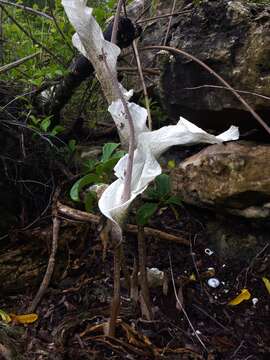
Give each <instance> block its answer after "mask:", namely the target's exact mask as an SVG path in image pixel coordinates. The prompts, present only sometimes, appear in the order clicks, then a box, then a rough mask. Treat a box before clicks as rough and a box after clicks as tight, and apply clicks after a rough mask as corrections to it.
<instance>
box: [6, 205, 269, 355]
mask: <svg viewBox="0 0 270 360" xmlns="http://www.w3.org/2000/svg"><path fill="white" fill-rule="evenodd" d="M180 213H181V214H180V215H181V216H180V219H178V220H177V219H176V218H175V214H174V213H173V212H172V211H171V210H170V209H165V210H164V209H163V211H161V212H160V214H159V216H157V217H156V218H155V219H154V220H153V221H152V222H151V224H150V226H151V227H153V228H158V229H160V230H162V231H163V232H168V233H171V234H175V235H178V236H181V237H184V238H185V239H187V240H189V243H190V245H181V244H177V243H174V242H168V241H164V240H161V239H158V238H153V237H152V238H147V265H148V266H149V268H158V269H159V270H161V271H163V272H164V274H165V279H167V281H166V282H165V283H164V284H163V287H157V288H155V289H151V299H152V306H153V310H154V315H155V319H154V320H153V321H146V320H145V319H143V318H142V317H141V312H140V307H139V306H138V305H137V304H134V303H132V302H131V301H130V299H129V297H128V293H127V289H126V288H125V286H124V282H123V287H122V289H121V292H122V299H121V309H120V316H119V320H118V324H117V334H116V338H110V337H108V336H106V335H104V328H106V323H107V320H108V317H109V314H110V303H111V296H112V292H113V271H112V269H113V252H112V250H111V249H109V250H108V251H107V254H106V258H105V259H104V260H102V257H103V248H102V244H101V242H100V239H99V237H98V232H97V229H96V228H95V227H93V226H90V225H89V226H88V227H86V228H85V229H84V236H83V238H84V239H82V238H80V239H79V238H78V239H77V242H75V243H74V242H73V243H72V245H70V246H67V247H66V249H65V251H64V253H62V254H60V255H58V256H59V258H58V257H57V259H58V260H57V261H60V256H61V259H63V258H64V259H65V263H66V266H65V268H64V270H63V273H62V275H61V277H60V280H59V279H57V280H53V281H52V282H51V284H50V286H49V289H48V291H47V293H46V295H45V296H44V298H43V299H42V301H41V303H40V305H39V306H38V308H37V314H38V320H37V321H36V322H35V323H33V324H29V325H19V324H16V323H13V324H11V325H10V324H9V325H8V326H7V327H6V328H3V327H1V326H0V339H1V334H2V335H3V329H6V333H7V334H8V336H7V339H8V341H7V342H6V343H5V344H7V343H8V344H10V345H12V344H13V345H14V348H15V349H16V351H17V355H18V356H17V357H16V356H13V357H8V355H7V353H5V351H4V348H3V346H2V345H1V341H0V346H2V348H1V347H0V358H1V356H2V357H3V359H32V360H34V359H36V360H41V359H42V360H43V359H54V360H58V359H59V360H60V359H61V360H62V359H65V360H68V359H70V360H71V359H72V360H77V359H78V360H79V359H80V360H84V359H154V358H162V359H209V360H210V359H239V360H248V359H249V360H252V359H253V360H255V359H269V358H270V327H269V315H270V313H269V293H268V292H267V288H266V286H265V284H264V283H263V281H262V276H261V275H260V274H261V273H264V274H265V271H266V269H267V268H268V269H269V256H270V255H269V250H270V249H269V247H268V246H267V245H266V246H264V247H263V248H262V251H261V252H260V253H258V254H257V255H256V256H255V258H253V260H252V261H251V262H250V263H249V264H243V263H241V262H239V261H229V260H226V261H224V260H221V259H219V258H218V256H217V255H216V253H215V252H213V254H211V253H209V252H208V250H207V249H208V247H209V245H208V239H207V236H206V234H205V229H204V226H203V223H202V222H201V220H202V218H200V220H198V219H199V217H197V215H196V210H194V209H189V208H186V207H183V208H182V209H181V212H180ZM205 216H207V214H205ZM76 226H78V224H76V225H74V229H73V230H72V228H71V229H70V230H69V231H70V233H71V234H72V232H73V234H74V235H73V236H74V237H75V238H76ZM48 231H51V228H49V229H48ZM60 236H61V231H60ZM136 244H137V242H136V236H135V235H130V234H128V235H127V236H126V241H125V249H126V256H127V261H128V265H129V267H130V269H132V265H133V258H134V255H135V254H136V253H137V245H136ZM213 277H214V278H217V279H218V280H219V281H220V284H219V286H218V287H216V288H213V287H211V286H209V284H208V280H209V279H210V278H213ZM174 284H175V287H176V294H177V298H178V300H176V295H175V292H174V288H173V285H174ZM244 288H245V289H248V290H249V292H250V293H251V298H250V299H249V300H245V301H242V302H241V303H239V304H238V305H235V306H232V305H228V303H229V301H230V300H232V299H234V298H235V297H236V296H237V295H239V293H241V290H243V289H244ZM36 291H37V289H35V288H32V289H28V292H27V294H25V293H24V294H17V295H12V296H4V294H2V295H3V296H1V298H0V308H1V309H5V311H6V312H9V313H12V312H16V313H21V314H23V313H25V312H26V309H27V307H28V306H29V304H30V303H31V300H32V299H33V298H34V296H35V293H36ZM256 299H257V300H256ZM179 301H180V303H181V304H182V306H183V308H181V305H179ZM267 319H268V320H267ZM7 328H8V329H9V331H7ZM1 331H2V332H1ZM1 353H2V355H1ZM5 354H6V355H5ZM5 356H7V357H5Z"/></svg>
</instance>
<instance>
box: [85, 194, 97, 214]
mask: <svg viewBox="0 0 270 360" xmlns="http://www.w3.org/2000/svg"><path fill="white" fill-rule="evenodd" d="M96 202H97V194H96V193H95V192H94V191H89V192H87V194H86V195H85V199H84V206H85V210H86V211H87V212H90V211H92V210H93V207H94V205H95V204H96Z"/></svg>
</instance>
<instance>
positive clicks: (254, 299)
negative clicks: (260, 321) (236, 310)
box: [252, 298, 259, 307]
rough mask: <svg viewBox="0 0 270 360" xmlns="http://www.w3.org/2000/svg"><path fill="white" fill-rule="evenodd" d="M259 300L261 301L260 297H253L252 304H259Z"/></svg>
mask: <svg viewBox="0 0 270 360" xmlns="http://www.w3.org/2000/svg"><path fill="white" fill-rule="evenodd" d="M258 301H259V299H258V298H253V299H252V304H253V306H254V307H255V306H256V305H257V302H258Z"/></svg>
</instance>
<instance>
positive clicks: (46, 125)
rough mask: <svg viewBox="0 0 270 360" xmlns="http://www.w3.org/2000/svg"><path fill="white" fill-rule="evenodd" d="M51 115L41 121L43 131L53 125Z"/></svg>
mask: <svg viewBox="0 0 270 360" xmlns="http://www.w3.org/2000/svg"><path fill="white" fill-rule="evenodd" d="M50 118H51V116H48V117H46V118H45V119H43V120H42V121H41V123H40V127H41V129H42V130H43V131H45V132H47V131H48V129H49V127H50V125H51V120H50Z"/></svg>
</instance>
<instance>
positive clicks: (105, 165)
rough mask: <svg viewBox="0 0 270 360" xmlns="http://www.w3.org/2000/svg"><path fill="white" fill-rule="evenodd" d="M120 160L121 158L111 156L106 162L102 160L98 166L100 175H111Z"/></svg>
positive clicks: (97, 170)
mask: <svg viewBox="0 0 270 360" xmlns="http://www.w3.org/2000/svg"><path fill="white" fill-rule="evenodd" d="M118 160H119V159H118V158H111V159H109V160H107V161H105V162H101V163H100V164H98V165H97V167H96V173H97V174H98V175H100V176H103V175H106V176H110V175H111V174H112V171H113V168H114V167H115V165H116V164H117V162H118Z"/></svg>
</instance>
